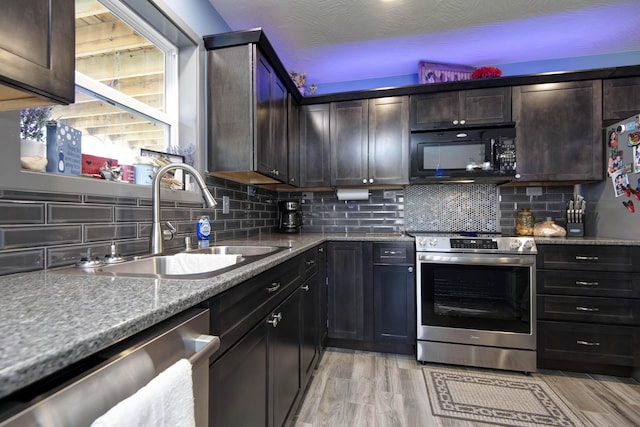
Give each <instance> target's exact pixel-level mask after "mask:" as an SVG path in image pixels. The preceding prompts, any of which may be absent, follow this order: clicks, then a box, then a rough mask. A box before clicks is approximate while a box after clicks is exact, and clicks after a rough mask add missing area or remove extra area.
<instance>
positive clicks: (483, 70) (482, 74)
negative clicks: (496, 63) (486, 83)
mask: <svg viewBox="0 0 640 427" xmlns="http://www.w3.org/2000/svg"><path fill="white" fill-rule="evenodd" d="M501 75H502V71H501V70H500V68H497V67H480V68H476V70H475V71H474V72H473V74H471V78H472V79H486V78H487V77H500V76H501Z"/></svg>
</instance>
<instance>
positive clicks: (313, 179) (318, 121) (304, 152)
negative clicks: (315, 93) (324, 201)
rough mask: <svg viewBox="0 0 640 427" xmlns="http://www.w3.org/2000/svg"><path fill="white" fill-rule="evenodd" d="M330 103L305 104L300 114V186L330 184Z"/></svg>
mask: <svg viewBox="0 0 640 427" xmlns="http://www.w3.org/2000/svg"><path fill="white" fill-rule="evenodd" d="M329 156H330V150H329V104H319V105H305V106H303V107H302V111H301V114H300V186H301V187H327V186H329V185H330V179H331V177H330V175H329V172H330V159H329Z"/></svg>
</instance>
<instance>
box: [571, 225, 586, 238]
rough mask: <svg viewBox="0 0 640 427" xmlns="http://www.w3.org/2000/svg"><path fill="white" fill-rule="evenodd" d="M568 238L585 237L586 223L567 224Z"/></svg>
mask: <svg viewBox="0 0 640 427" xmlns="http://www.w3.org/2000/svg"><path fill="white" fill-rule="evenodd" d="M567 237H584V223H583V222H569V223H567Z"/></svg>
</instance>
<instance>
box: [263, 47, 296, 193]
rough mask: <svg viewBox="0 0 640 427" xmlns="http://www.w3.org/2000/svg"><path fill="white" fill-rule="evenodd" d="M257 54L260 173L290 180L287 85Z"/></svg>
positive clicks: (281, 179) (280, 179)
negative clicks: (288, 171)
mask: <svg viewBox="0 0 640 427" xmlns="http://www.w3.org/2000/svg"><path fill="white" fill-rule="evenodd" d="M256 57H257V63H256V130H257V132H256V156H257V159H258V172H262V173H264V174H265V175H268V176H271V177H273V178H275V179H277V180H279V181H283V182H287V180H288V175H287V168H288V165H287V126H288V123H287V110H288V93H287V88H286V87H285V86H284V85H283V84H282V81H281V80H280V79H279V78H278V76H277V75H276V73H275V72H274V70H273V67H271V65H270V64H269V62H268V61H267V59H266V58H265V57H264V56H263V55H262V54H261V53H260V51H257V54H256Z"/></svg>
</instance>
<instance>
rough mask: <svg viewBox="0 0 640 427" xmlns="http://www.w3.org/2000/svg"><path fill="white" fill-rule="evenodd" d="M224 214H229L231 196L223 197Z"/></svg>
mask: <svg viewBox="0 0 640 427" xmlns="http://www.w3.org/2000/svg"><path fill="white" fill-rule="evenodd" d="M222 213H223V214H228V213H229V196H222Z"/></svg>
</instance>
